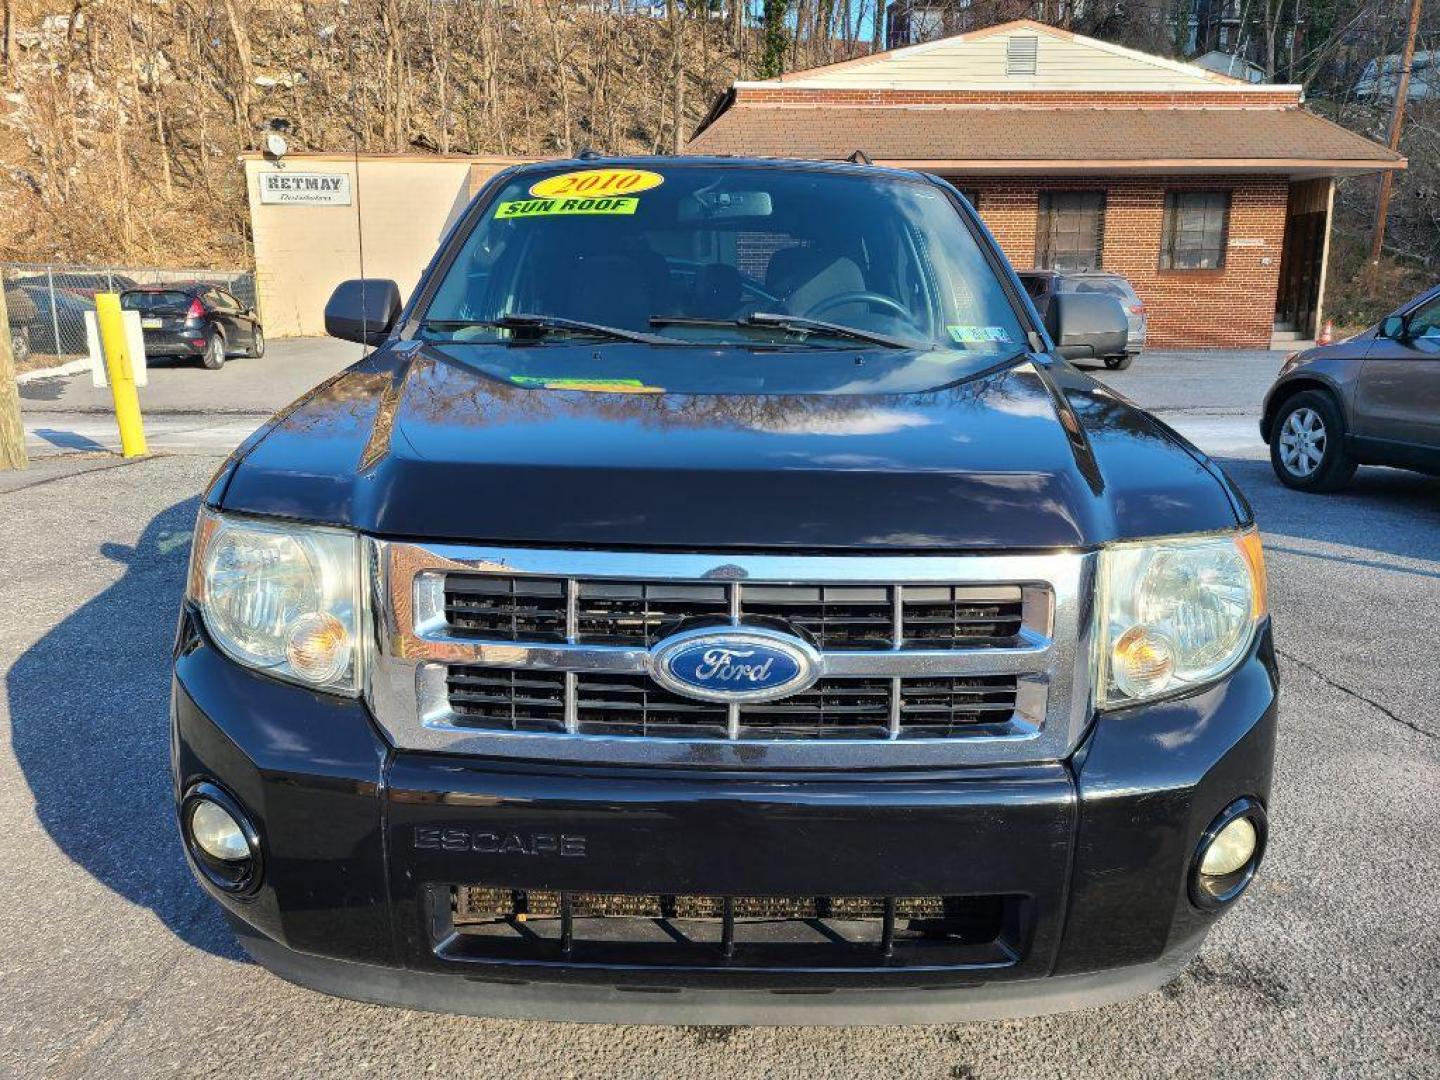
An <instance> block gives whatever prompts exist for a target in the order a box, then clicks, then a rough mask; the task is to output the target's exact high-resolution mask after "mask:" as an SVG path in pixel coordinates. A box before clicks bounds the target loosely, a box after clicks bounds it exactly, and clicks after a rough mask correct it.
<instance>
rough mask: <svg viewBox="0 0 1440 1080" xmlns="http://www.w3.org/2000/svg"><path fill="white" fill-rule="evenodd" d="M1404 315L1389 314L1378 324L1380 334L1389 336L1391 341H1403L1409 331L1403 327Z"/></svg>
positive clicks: (1385, 336) (1384, 336)
mask: <svg viewBox="0 0 1440 1080" xmlns="http://www.w3.org/2000/svg"><path fill="white" fill-rule="evenodd" d="M1405 321H1406V320H1405V316H1404V315H1389V316H1387V317H1386V318H1385V321H1384V322H1382V323H1381V324H1380V336H1381V337H1383V338H1390V339H1391V340H1392V341H1404V340H1405V339H1406V338H1407V337H1408V336H1409V333H1408V332H1407V330H1406V328H1405Z"/></svg>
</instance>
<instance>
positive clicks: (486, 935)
mask: <svg viewBox="0 0 1440 1080" xmlns="http://www.w3.org/2000/svg"><path fill="white" fill-rule="evenodd" d="M1053 314H1054V318H1055V321H1056V335H1057V336H1058V337H1059V338H1060V339H1061V340H1065V341H1068V342H1069V343H1070V344H1071V345H1072V346H1074V347H1077V348H1078V347H1081V346H1083V345H1085V344H1086V340H1087V339H1089V341H1090V345H1089V347H1092V348H1093V346H1094V344H1095V343H1096V341H1099V342H1101V343H1102V352H1101V355H1103V354H1104V353H1103V342H1104V341H1107V340H1113V339H1114V338H1115V337H1116V336H1117V335H1119V336H1121V337H1122V338H1123V334H1124V327H1125V320H1124V313H1123V312H1122V311H1121V310H1120V307H1119V304H1118V303H1117V302H1116V301H1115V300H1114V298H1112V297H1108V296H1100V295H1095V294H1084V293H1075V294H1070V293H1062V294H1060V295H1058V296H1057V297H1056V298H1055V310H1054V313H1053ZM326 324H327V327H328V328H329V329H330V331H331V332H332V333H334V334H336V335H337V336H342V337H344V338H346V339H349V340H356V341H365V342H368V343H372V344H376V345H377V346H378V347H377V348H376V349H375V350H374V352H372V353H371V354H370V355H369V356H367V357H366V358H365V359H363V360H361V361H360V362H359V363H357V364H356V365H354V366H353V367H351V368H350V369H348V370H347V371H345V372H342V373H341V374H340V375H338V376H337V377H336V378H334V379H331V380H328V381H327V382H326V383H325V384H323V385H322V386H320V387H317V388H316V389H315V390H314V391H313V392H311V393H310V394H309V395H307V396H306V397H305V398H304V399H302V400H301V401H299V402H297V403H295V405H294V406H292V407H291V408H289V409H286V410H284V411H282V412H281V413H280V414H279V415H278V416H277V417H276V418H275V419H274V420H273V421H272V422H271V423H270V424H268V425H267V426H266V427H265V428H264V429H263V430H261V431H259V432H257V433H256V434H255V435H254V436H253V437H252V438H251V439H249V440H248V441H247V442H246V443H245V445H244V446H242V447H241V448H240V449H239V450H238V451H237V452H236V453H235V455H234V456H233V457H232V458H231V459H230V461H229V462H228V463H227V464H226V465H225V467H224V468H223V469H222V470H221V471H220V473H219V475H218V476H217V477H216V479H215V481H214V483H213V484H212V486H211V487H210V489H209V491H208V492H207V493H206V496H205V502H204V506H203V507H202V509H201V511H200V516H199V521H198V524H197V528H196V534H195V543H194V547H193V551H192V574H191V578H190V583H189V586H188V588H187V591H186V599H185V604H184V616H183V619H182V622H181V627H180V632H179V639H178V643H177V649H176V654H175V681H174V696H173V710H174V711H173V723H174V741H173V746H174V755H175V756H174V783H175V810H176V815H177V819H178V822H179V827H180V833H181V835H182V836H183V837H184V842H185V846H186V851H187V853H188V855H189V857H190V859H191V861H192V865H193V866H194V868H195V871H196V874H197V876H198V877H199V879H200V881H201V882H202V884H203V886H204V887H205V888H206V889H207V890H208V891H209V893H210V894H211V895H212V896H213V897H214V898H215V899H216V901H217V902H218V903H219V904H220V905H221V906H222V907H223V908H224V910H225V912H226V913H227V915H228V916H229V917H230V920H231V924H232V926H233V927H234V928H235V930H236V932H237V934H238V935H239V936H240V938H241V940H242V942H243V943H244V945H245V947H246V949H248V950H249V951H250V953H251V955H253V956H254V957H256V958H257V959H258V960H259V961H260V962H261V963H263V964H264V965H266V966H267V967H269V968H270V969H271V970H273V971H275V972H278V973H279V974H281V975H283V976H284V977H286V978H289V979H292V980H294V981H297V982H301V983H304V984H306V985H310V986H314V987H318V988H320V989H324V990H328V991H330V992H333V993H338V994H343V995H347V996H350V997H357V998H363V999H367V1000H373V1001H385V1002H390V1003H400V1004H406V1005H412V1006H422V1007H427V1008H436V1009H448V1010H454V1011H461V1012H474V1013H482V1014H488V1015H508V1016H522V1017H570V1018H587V1019H597V1020H598V1019H628V1020H633V1021H661V1022H676V1023H680V1022H683V1023H708V1024H728V1023H800V1022H805V1023H810V1022H829V1023H881V1022H920V1021H937V1020H947V1019H956V1018H975V1017H991V1016H1000V1015H1023V1014H1029V1013H1036V1012H1045V1011H1054V1010H1060V1009H1071V1008H1077V1007H1080V1006H1082V1005H1089V1004H1099V1003H1103V1002H1109V1001H1115V1000H1118V999H1121V998H1125V997H1129V996H1133V995H1135V994H1138V993H1142V992H1144V991H1146V990H1149V989H1153V988H1154V987H1156V986H1158V985H1160V984H1162V983H1164V982H1165V981H1167V980H1168V979H1170V978H1172V977H1174V975H1175V974H1176V973H1177V972H1178V971H1179V970H1180V969H1181V968H1182V967H1183V966H1184V965H1185V964H1186V963H1187V962H1188V960H1189V959H1190V958H1191V957H1192V956H1193V955H1194V954H1195V952H1196V950H1197V949H1198V948H1199V947H1200V944H1201V942H1202V941H1203V940H1204V938H1205V935H1206V933H1207V932H1208V931H1209V929H1210V927H1211V926H1212V925H1213V924H1214V922H1215V919H1216V918H1217V916H1218V915H1219V914H1220V913H1221V912H1224V911H1226V910H1228V909H1230V908H1231V906H1232V905H1233V904H1234V903H1235V901H1236V900H1237V898H1238V897H1240V896H1241V895H1242V894H1243V893H1244V892H1245V890H1246V888H1247V886H1248V885H1249V883H1250V881H1251V880H1252V878H1253V877H1254V875H1255V873H1256V869H1257V867H1258V866H1259V865H1260V861H1261V859H1262V858H1263V856H1264V851H1265V844H1266V832H1267V825H1266V822H1267V807H1266V804H1267V800H1268V799H1269V794H1270V776H1271V767H1272V760H1273V753H1274V737H1275V716H1276V712H1275V710H1276V672H1275V660H1274V653H1273V649H1272V646H1271V637H1270V621H1269V616H1268V614H1267V610H1266V603H1265V585H1264V568H1263V561H1262V558H1261V552H1260V543H1259V537H1258V534H1257V533H1256V531H1255V524H1254V520H1253V517H1252V515H1251V512H1250V509H1249V507H1248V505H1247V504H1246V502H1245V500H1244V498H1243V497H1242V496H1241V494H1240V493H1239V492H1238V491H1237V490H1236V489H1235V487H1234V486H1233V485H1232V484H1231V483H1230V481H1229V480H1228V479H1227V478H1226V477H1225V475H1224V474H1223V473H1222V472H1221V471H1220V470H1219V469H1218V468H1217V467H1216V466H1215V465H1214V464H1212V463H1211V462H1210V461H1209V460H1208V459H1207V458H1206V457H1205V455H1204V454H1202V453H1201V452H1200V451H1199V450H1197V449H1195V447H1193V446H1191V445H1189V444H1188V443H1186V442H1185V441H1184V440H1183V439H1182V438H1180V437H1179V436H1178V435H1177V434H1175V433H1174V432H1173V431H1171V430H1170V429H1169V428H1167V427H1165V426H1164V425H1163V424H1161V423H1160V422H1158V421H1157V420H1155V419H1154V418H1152V417H1150V416H1147V415H1146V414H1145V413H1143V412H1140V411H1139V410H1137V409H1135V408H1134V407H1133V406H1131V405H1130V404H1128V403H1127V402H1126V401H1124V400H1123V399H1121V398H1119V397H1118V396H1116V395H1115V394H1114V393H1112V392H1111V391H1109V390H1108V389H1106V388H1105V387H1104V386H1102V385H1100V384H1099V383H1097V382H1096V381H1095V380H1093V379H1091V378H1090V377H1088V376H1087V375H1085V374H1083V373H1082V372H1079V371H1077V370H1076V369H1074V368H1073V367H1071V366H1070V365H1069V364H1068V363H1066V362H1065V361H1064V360H1061V359H1059V358H1058V357H1057V356H1056V355H1055V348H1056V344H1057V343H1056V342H1055V341H1053V340H1052V339H1051V337H1050V335H1049V334H1048V333H1047V331H1046V329H1045V326H1044V324H1043V323H1042V322H1041V321H1040V319H1039V317H1038V316H1037V314H1036V312H1035V310H1034V308H1033V307H1032V305H1031V304H1030V303H1029V302H1028V300H1027V299H1026V297H1025V293H1024V291H1023V290H1022V289H1021V287H1020V283H1019V282H1018V280H1017V279H1016V277H1015V275H1014V273H1013V272H1012V271H1011V269H1010V268H1009V266H1008V265H1007V264H1006V263H1005V261H1004V258H1003V256H1002V255H1001V254H1000V251H999V249H998V248H997V247H996V245H995V243H994V241H993V240H992V239H991V237H990V236H989V234H988V233H987V232H986V231H985V229H984V226H983V225H982V224H981V223H980V221H979V219H978V218H977V217H976V216H975V214H974V212H973V210H971V209H970V208H969V207H968V206H967V205H966V204H965V203H964V200H963V199H961V198H960V196H959V194H958V193H957V192H956V191H955V190H954V188H952V187H951V186H950V185H949V184H947V183H945V182H944V181H941V180H939V179H936V178H934V177H929V176H925V175H921V174H917V173H909V172H899V171H893V170H888V169H879V168H874V167H869V166H862V165H853V164H836V163H831V164H820V163H811V162H795V161H790V162H764V161H745V160H735V159H704V158H694V159H680V160H676V159H674V158H650V159H631V160H619V161H604V160H580V161H565V162H550V163H546V164H543V165H532V166H526V167H522V168H516V169H511V170H507V171H505V172H503V173H501V174H499V175H498V176H496V177H495V178H494V179H493V180H492V181H491V182H490V183H489V184H488V185H487V186H486V187H485V189H484V190H482V191H481V192H480V193H479V194H478V195H477V196H476V198H475V200H474V201H473V203H472V204H471V205H470V206H469V207H468V208H467V210H466V211H465V212H464V214H463V215H462V217H461V218H460V220H459V221H458V222H457V223H456V225H455V227H454V229H453V231H452V232H451V233H450V234H449V236H448V238H447V239H446V240H445V242H444V243H443V245H442V248H441V250H440V252H439V253H438V254H437V256H436V258H435V260H434V261H433V263H432V264H431V266H430V267H429V268H428V269H427V271H426V272H425V274H424V275H423V276H422V278H421V281H420V284H419V286H418V288H417V291H416V294H415V296H414V297H413V298H412V299H411V300H410V302H409V304H408V306H406V307H404V308H403V309H402V307H401V303H400V297H399V289H398V288H397V286H396V285H395V283H394V282H390V281H377V280H363V281H353V282H347V283H345V284H343V285H342V286H341V287H340V288H339V289H337V290H336V293H335V295H334V297H333V298H332V300H331V302H330V304H329V306H328V307H327V309H326Z"/></svg>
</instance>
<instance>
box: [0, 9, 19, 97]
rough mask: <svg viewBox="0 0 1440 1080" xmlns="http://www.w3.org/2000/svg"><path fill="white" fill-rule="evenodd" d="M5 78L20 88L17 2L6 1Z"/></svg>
mask: <svg viewBox="0 0 1440 1080" xmlns="http://www.w3.org/2000/svg"><path fill="white" fill-rule="evenodd" d="M4 18H5V26H4V34H5V53H4V56H5V78H7V79H9V80H10V85H11V86H13V87H16V88H17V89H18V88H19V86H20V72H19V71H18V70H17V68H16V66H15V0H5V16H4Z"/></svg>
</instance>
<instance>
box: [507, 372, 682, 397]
mask: <svg viewBox="0 0 1440 1080" xmlns="http://www.w3.org/2000/svg"><path fill="white" fill-rule="evenodd" d="M510 381H511V382H512V383H514V384H515V385H516V386H523V387H525V388H526V389H527V390H589V391H591V392H592V393H597V394H663V393H664V392H665V391H664V390H663V389H662V388H661V387H658V386H646V385H645V384H644V383H643V382H641V381H640V380H639V379H575V378H557V377H555V376H553V375H511V376H510Z"/></svg>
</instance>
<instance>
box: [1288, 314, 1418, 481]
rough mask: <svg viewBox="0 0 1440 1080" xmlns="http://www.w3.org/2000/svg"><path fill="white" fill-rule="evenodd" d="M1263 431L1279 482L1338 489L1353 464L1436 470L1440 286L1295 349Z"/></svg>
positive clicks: (1353, 467) (1351, 469)
mask: <svg viewBox="0 0 1440 1080" xmlns="http://www.w3.org/2000/svg"><path fill="white" fill-rule="evenodd" d="M1260 435H1261V437H1262V438H1264V440H1265V441H1266V442H1267V443H1269V444H1270V463H1271V464H1272V465H1273V466H1274V467H1275V475H1276V476H1278V477H1279V478H1280V480H1281V482H1282V483H1284V484H1286V485H1288V486H1289V487H1292V488H1298V489H1299V490H1301V491H1315V492H1325V491H1339V490H1340V489H1341V488H1343V487H1344V486H1345V485H1346V484H1348V483H1349V482H1350V478H1351V477H1352V476H1354V475H1355V469H1356V466H1359V465H1393V466H1396V467H1397V468H1402V469H1415V470H1417V471H1419V472H1426V473H1435V474H1440V286H1436V287H1434V288H1432V289H1430V290H1428V291H1427V292H1424V293H1421V294H1420V295H1419V296H1418V297H1416V298H1415V299H1414V300H1411V301H1410V302H1409V303H1407V304H1405V305H1403V306H1402V307H1400V308H1397V309H1396V311H1395V312H1394V313H1393V314H1392V315H1389V316H1388V317H1386V318H1385V319H1383V320H1381V321H1380V322H1379V323H1378V324H1376V325H1375V326H1372V327H1371V328H1370V329H1368V330H1366V331H1365V332H1364V333H1361V334H1357V335H1355V336H1354V337H1352V338H1350V339H1349V340H1347V341H1341V342H1337V343H1336V344H1334V345H1325V346H1321V347H1319V348H1315V349H1306V350H1305V351H1304V352H1298V353H1294V354H1293V355H1291V356H1290V357H1289V358H1287V359H1286V361H1285V366H1284V367H1282V368H1281V369H1280V374H1279V375H1278V376H1277V377H1276V379H1275V384H1274V385H1273V386H1272V387H1271V388H1270V392H1269V393H1268V394H1266V395H1265V409H1264V412H1263V414H1262V416H1261V420H1260Z"/></svg>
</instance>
